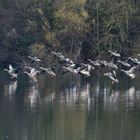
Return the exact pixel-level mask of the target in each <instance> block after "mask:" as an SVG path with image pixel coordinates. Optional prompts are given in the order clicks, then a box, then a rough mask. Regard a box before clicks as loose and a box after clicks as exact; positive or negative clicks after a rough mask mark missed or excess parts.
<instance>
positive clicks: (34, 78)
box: [24, 68, 40, 83]
mask: <svg viewBox="0 0 140 140" xmlns="http://www.w3.org/2000/svg"><path fill="white" fill-rule="evenodd" d="M29 70H30V72H27V71H24V73H25V74H27V75H28V76H29V78H30V79H31V80H30V82H35V83H36V82H37V76H38V75H39V74H40V71H37V70H35V68H30V69H29Z"/></svg>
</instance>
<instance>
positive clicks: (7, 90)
mask: <svg viewBox="0 0 140 140" xmlns="http://www.w3.org/2000/svg"><path fill="white" fill-rule="evenodd" d="M16 89H17V81H10V82H9V83H8V84H6V85H4V94H5V96H6V97H8V98H9V101H12V100H13V99H14V96H15V93H16Z"/></svg>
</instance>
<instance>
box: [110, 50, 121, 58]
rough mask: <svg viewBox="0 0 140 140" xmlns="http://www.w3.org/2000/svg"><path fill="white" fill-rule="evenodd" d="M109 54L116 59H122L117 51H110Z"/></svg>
mask: <svg viewBox="0 0 140 140" xmlns="http://www.w3.org/2000/svg"><path fill="white" fill-rule="evenodd" d="M108 52H109V53H111V55H112V56H114V57H121V55H120V54H119V53H117V52H116V51H114V52H113V51H108Z"/></svg>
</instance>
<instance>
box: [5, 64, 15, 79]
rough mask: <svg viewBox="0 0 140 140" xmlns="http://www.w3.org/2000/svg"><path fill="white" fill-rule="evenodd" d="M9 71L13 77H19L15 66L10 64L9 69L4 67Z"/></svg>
mask: <svg viewBox="0 0 140 140" xmlns="http://www.w3.org/2000/svg"><path fill="white" fill-rule="evenodd" d="M4 70H5V71H7V72H8V73H9V75H10V76H11V79H13V78H15V79H17V70H16V69H14V68H13V66H12V65H11V64H10V65H9V68H8V69H4Z"/></svg>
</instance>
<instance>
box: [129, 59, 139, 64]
mask: <svg viewBox="0 0 140 140" xmlns="http://www.w3.org/2000/svg"><path fill="white" fill-rule="evenodd" d="M129 60H130V61H131V62H132V63H133V64H134V65H139V64H140V61H139V60H138V59H137V58H132V57H128V61H129Z"/></svg>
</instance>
